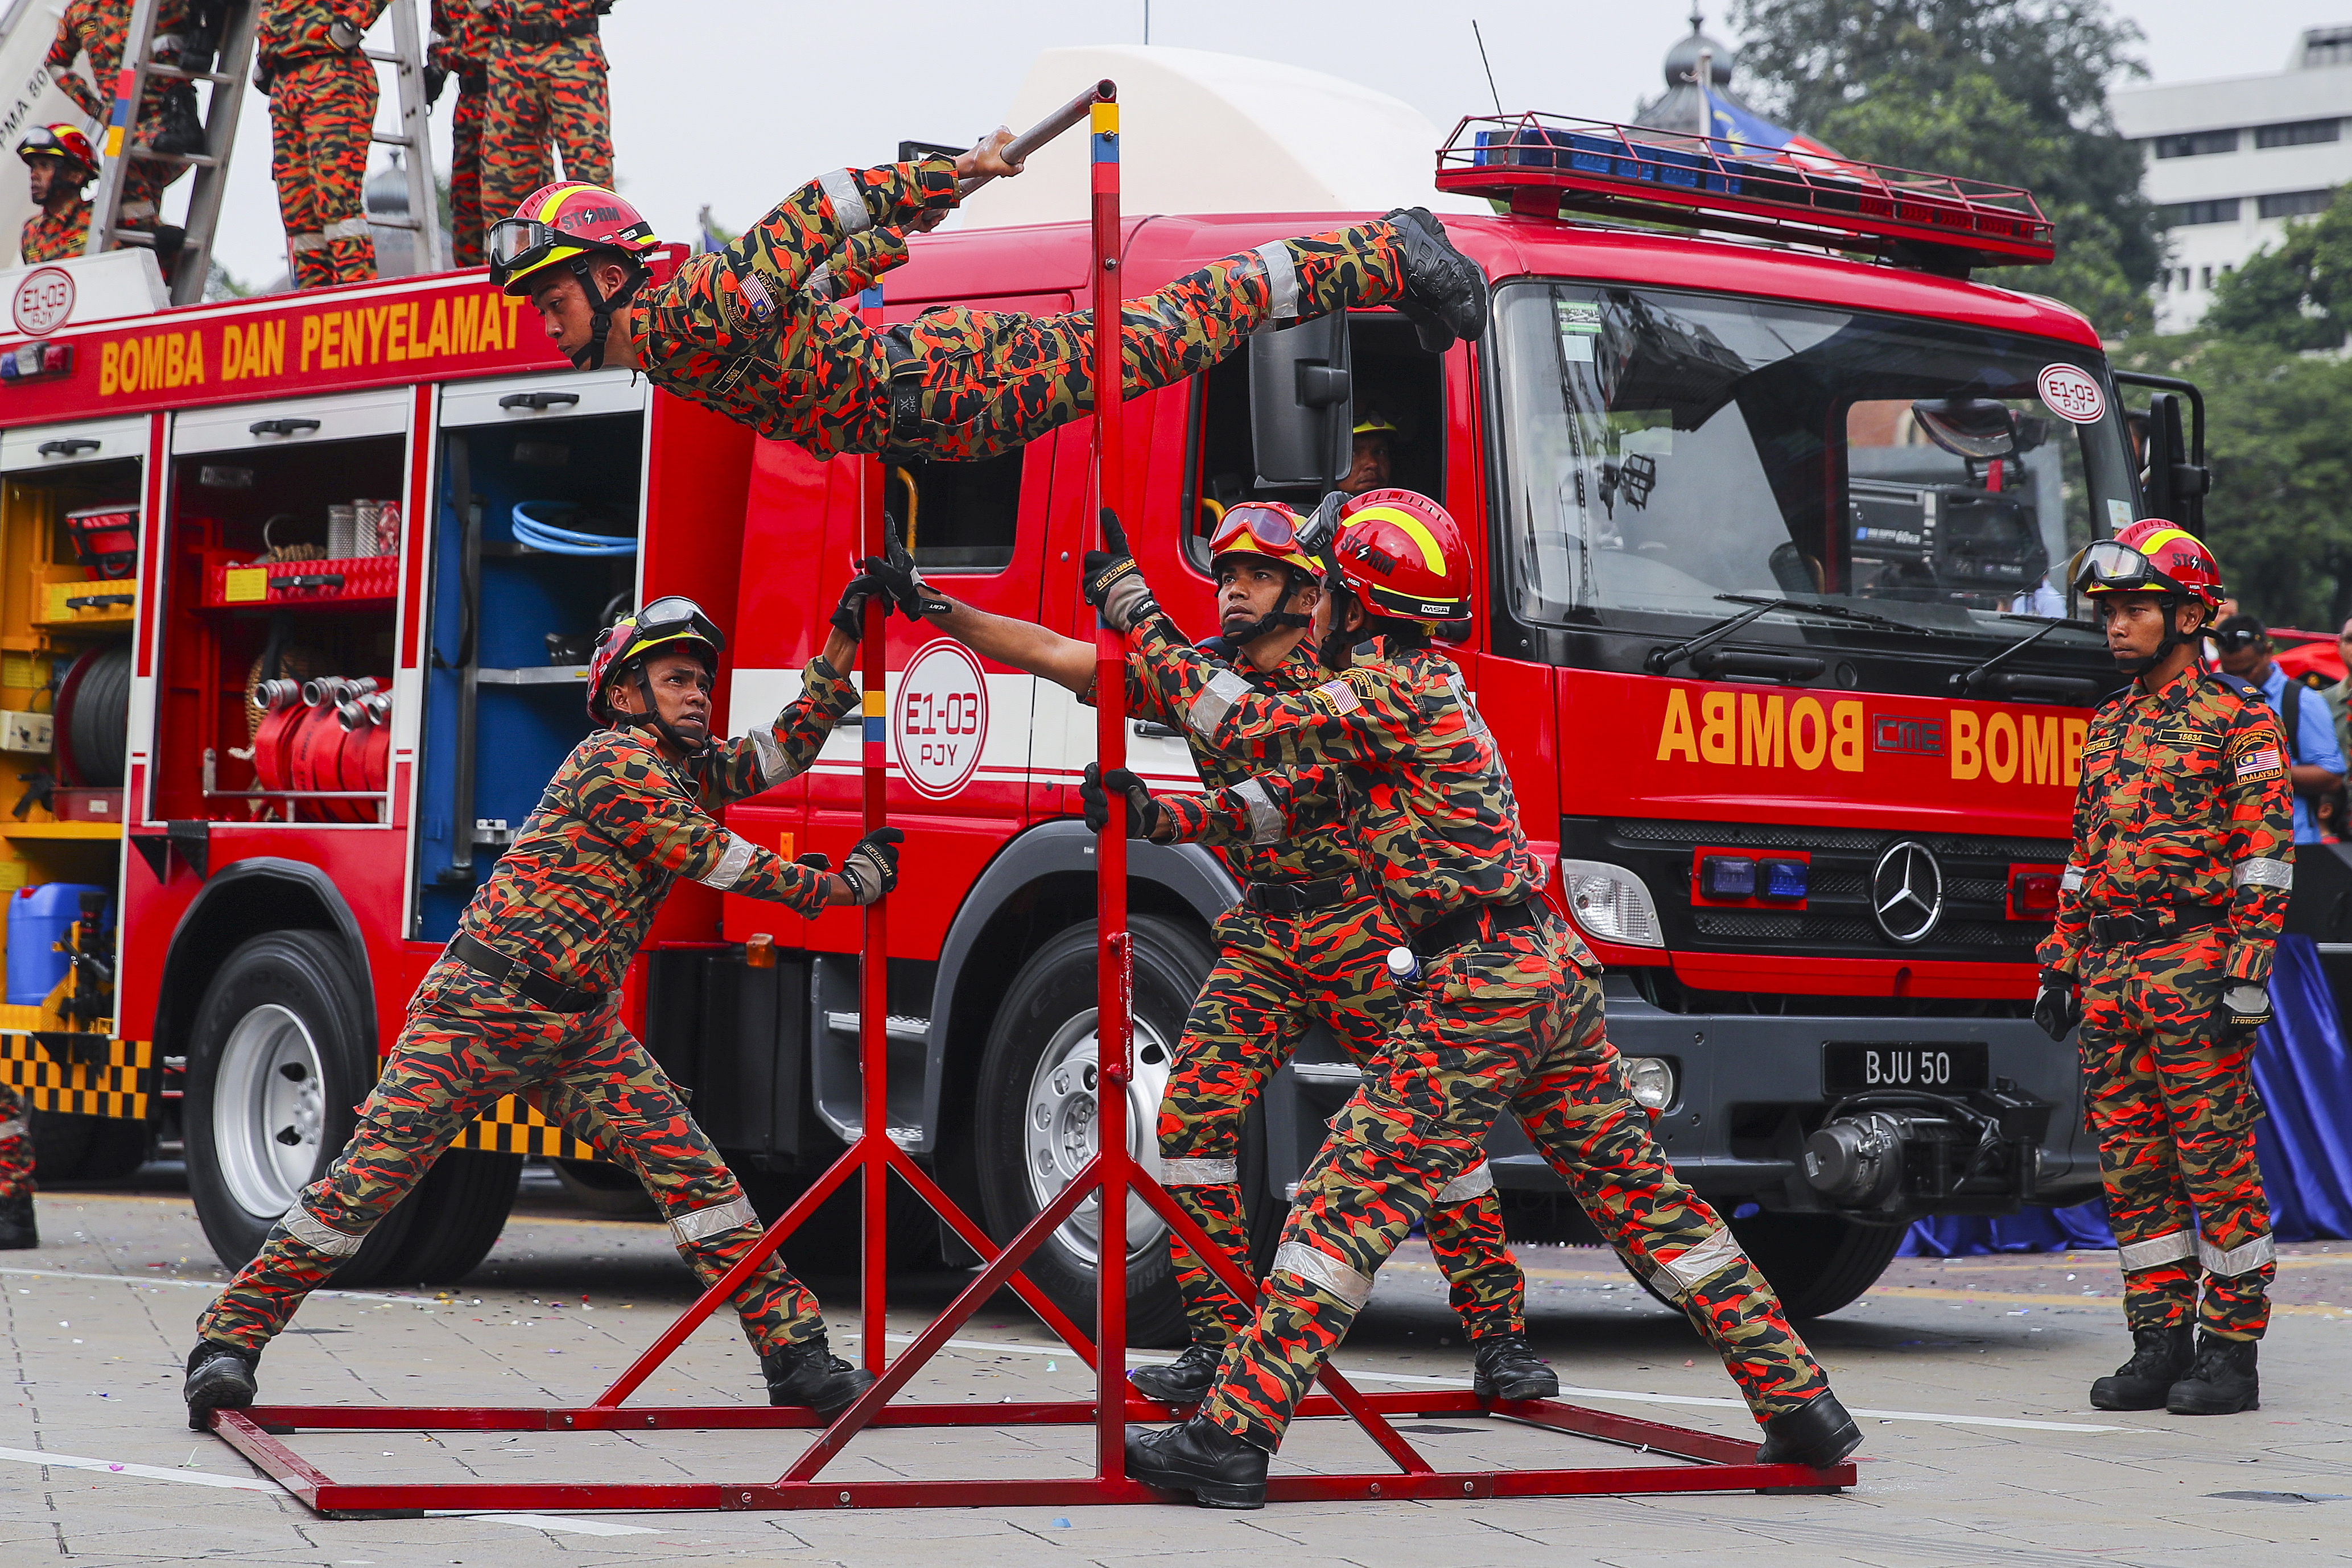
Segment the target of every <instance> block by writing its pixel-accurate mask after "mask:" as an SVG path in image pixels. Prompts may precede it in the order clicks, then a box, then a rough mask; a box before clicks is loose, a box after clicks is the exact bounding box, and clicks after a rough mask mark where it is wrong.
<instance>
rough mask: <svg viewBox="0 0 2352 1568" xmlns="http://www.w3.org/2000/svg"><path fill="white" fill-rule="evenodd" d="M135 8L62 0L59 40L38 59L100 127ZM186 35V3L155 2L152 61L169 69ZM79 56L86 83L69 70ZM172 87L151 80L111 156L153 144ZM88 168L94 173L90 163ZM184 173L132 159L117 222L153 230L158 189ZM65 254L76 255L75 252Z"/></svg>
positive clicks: (110, 108) (182, 167) (105, 0)
mask: <svg viewBox="0 0 2352 1568" xmlns="http://www.w3.org/2000/svg"><path fill="white" fill-rule="evenodd" d="M132 4H133V0H67V4H66V8H65V14H64V15H63V16H59V17H58V32H57V37H56V39H55V40H54V41H52V42H51V43H50V45H49V52H48V56H47V58H46V59H45V60H44V61H43V64H44V65H46V66H47V68H48V73H49V76H50V79H52V80H54V81H55V82H56V83H57V84H58V89H60V90H61V91H63V92H64V93H65V95H66V96H67V97H68V98H70V99H72V100H74V106H75V107H76V108H78V109H79V110H81V111H82V112H83V113H84V114H87V115H89V118H90V120H91V121H92V122H93V123H95V124H98V125H101V126H103V125H107V124H109V123H110V122H111V121H112V120H113V118H114V79H115V75H116V73H117V72H119V71H120V70H121V68H122V63H123V61H122V52H123V48H124V47H125V43H126V41H127V40H128V38H129V37H130V34H131V5H132ZM187 29H188V7H187V4H186V0H157V4H156V7H155V48H154V53H153V58H154V59H155V61H156V63H158V64H162V65H170V64H172V63H173V62H174V61H175V60H176V59H177V58H179V47H180V40H181V37H183V36H184V34H185V33H186V32H187ZM82 55H87V56H89V77H88V78H87V79H85V78H83V77H82V76H81V75H80V74H79V73H77V72H76V71H75V70H74V69H73V63H74V60H75V58H77V57H78V56H82ZM171 89H172V84H171V83H170V82H169V81H167V80H165V79H163V78H161V77H151V78H149V79H148V81H147V90H146V91H145V92H144V93H143V94H142V96H141V98H140V100H139V114H138V118H137V120H136V121H135V122H134V123H133V124H132V125H131V129H130V131H129V132H127V133H126V134H125V136H124V137H123V142H122V147H121V152H120V153H117V154H115V155H116V156H127V155H128V154H129V153H130V151H131V145H132V143H134V142H144V143H146V144H148V145H150V146H152V145H153V144H154V142H155V140H156V135H157V133H158V132H160V131H161V130H162V128H163V99H164V95H165V94H166V93H168V92H169V91H170V90H171ZM91 169H92V173H93V174H94V173H95V172H96V165H95V164H94V163H93V164H92V165H91ZM187 172H188V165H187V164H185V163H170V162H158V161H155V160H152V159H146V158H134V159H132V160H131V167H129V168H128V169H125V170H124V171H123V172H122V199H121V204H120V205H117V206H116V208H115V209H114V212H115V218H116V220H117V221H118V222H120V223H121V224H122V225H123V226H125V227H127V228H134V229H144V230H147V231H149V232H152V231H153V230H154V228H155V226H156V212H155V203H156V201H157V200H158V199H159V198H160V197H161V196H162V195H163V187H165V186H166V185H169V184H171V183H172V182H173V181H174V180H176V179H178V178H179V177H180V176H181V175H182V174H186V173H187ZM70 254H73V255H77V256H78V255H79V254H80V251H79V249H77V250H75V251H73V252H71V253H70ZM26 259H28V260H29V259H30V258H26Z"/></svg>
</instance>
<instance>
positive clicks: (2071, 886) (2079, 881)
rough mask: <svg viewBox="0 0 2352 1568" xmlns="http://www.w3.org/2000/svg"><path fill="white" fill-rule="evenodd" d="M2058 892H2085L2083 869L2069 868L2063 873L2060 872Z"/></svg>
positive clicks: (2078, 867)
mask: <svg viewBox="0 0 2352 1568" xmlns="http://www.w3.org/2000/svg"><path fill="white" fill-rule="evenodd" d="M2058 890H2059V891H2060V892H2062V893H2079V892H2081V891H2082V890H2083V868H2081V867H2080V866H2069V867H2067V868H2065V869H2064V870H2063V871H2061V872H2059V873H2058Z"/></svg>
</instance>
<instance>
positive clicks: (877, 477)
mask: <svg viewBox="0 0 2352 1568" xmlns="http://www.w3.org/2000/svg"><path fill="white" fill-rule="evenodd" d="M863 304H864V307H865V316H866V321H868V322H869V323H870V324H872V325H875V326H879V325H881V320H882V290H881V287H880V285H879V284H877V285H876V286H875V287H874V288H872V289H867V290H866V297H865V300H864V301H863ZM863 461H864V463H865V465H866V474H865V476H864V482H865V505H864V507H863V509H862V510H863V512H864V519H863V521H864V525H865V526H864V528H863V530H862V531H863V534H864V537H865V543H866V554H868V555H874V556H887V555H888V554H889V550H888V547H887V546H888V540H887V531H886V530H887V519H886V517H885V514H884V510H883V507H884V504H885V502H886V501H887V500H888V494H889V479H888V474H889V469H888V467H887V465H886V464H885V463H884V462H883V460H882V459H881V458H865V459H863ZM886 623H887V606H886V605H884V604H883V602H882V598H881V596H880V595H875V596H873V597H871V598H868V599H867V600H866V636H865V637H864V639H863V640H864V643H865V655H866V673H865V703H864V712H865V737H864V739H865V753H864V760H865V779H864V783H865V807H866V811H865V820H866V832H868V833H871V832H873V831H874V830H875V829H876V828H877V827H880V826H884V825H885V824H886V823H887V821H888V820H889V789H890V717H889V712H890V710H889V706H888V697H887V686H888V679H889V668H890V664H889V647H888V644H887V638H886V637H885V635H884V631H883V628H884V626H885V625H886ZM889 909H890V900H888V899H883V900H880V901H878V902H876V903H871V904H868V905H866V952H865V956H864V958H863V960H862V962H861V963H860V964H859V967H858V998H857V1030H858V1035H857V1068H858V1076H859V1080H860V1087H861V1089H863V1091H864V1092H863V1100H864V1106H865V1109H864V1111H863V1113H862V1117H861V1121H860V1124H859V1129H858V1131H859V1133H860V1137H859V1140H858V1142H859V1144H860V1153H861V1155H862V1176H863V1188H864V1192H863V1207H864V1225H863V1226H862V1227H861V1230H862V1233H863V1236H864V1238H865V1264H866V1268H865V1273H866V1279H865V1289H863V1290H862V1291H861V1292H860V1293H859V1296H858V1321H859V1327H860V1328H862V1329H863V1330H864V1333H863V1334H862V1335H861V1336H860V1339H859V1342H858V1359H859V1360H860V1361H861V1362H863V1363H865V1365H866V1370H867V1371H869V1372H877V1373H878V1372H880V1371H881V1370H882V1367H883V1363H885V1362H886V1361H887V1359H888V1352H889V1342H888V1337H887V1336H888V1329H889V1321H888V1313H889V1278H890V1243H889V1229H890V1226H889V1212H890V1211H889V1200H890V1165H889V1161H888V1157H887V1152H886V1151H887V1148H888V1144H889V1137H890V1032H889V1025H890V916H889Z"/></svg>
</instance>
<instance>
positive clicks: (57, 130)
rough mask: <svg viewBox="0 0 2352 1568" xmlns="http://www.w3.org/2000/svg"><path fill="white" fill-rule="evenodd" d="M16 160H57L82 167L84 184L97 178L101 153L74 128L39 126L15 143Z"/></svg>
mask: <svg viewBox="0 0 2352 1568" xmlns="http://www.w3.org/2000/svg"><path fill="white" fill-rule="evenodd" d="M16 156H18V157H19V158H22V159H23V160H25V162H26V163H31V162H32V161H33V160H34V159H36V158H58V159H61V160H63V161H64V162H66V163H79V164H80V165H81V170H82V178H83V179H84V180H85V181H89V180H94V179H96V178H98V150H97V149H96V148H94V147H92V146H91V145H90V144H89V137H87V136H85V135H83V134H82V133H81V128H80V127H79V126H75V125H64V124H59V125H36V126H34V127H33V128H32V129H31V130H30V131H27V132H25V139H24V140H23V141H22V142H17V143H16Z"/></svg>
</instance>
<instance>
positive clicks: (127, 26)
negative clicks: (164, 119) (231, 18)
mask: <svg viewBox="0 0 2352 1568" xmlns="http://www.w3.org/2000/svg"><path fill="white" fill-rule="evenodd" d="M187 26H188V6H187V0H160V4H158V5H157V6H156V10H155V32H156V35H157V36H158V37H169V36H171V35H174V34H178V33H183V32H185V31H186V30H187ZM130 31H131V0H67V4H66V9H65V15H64V16H60V17H58V36H57V37H56V38H55V39H53V40H52V41H51V42H50V44H49V53H48V57H47V60H46V61H45V62H44V63H45V64H47V67H48V71H49V75H50V77H51V78H52V79H55V80H56V82H57V84H58V89H60V90H61V91H63V92H64V93H65V95H66V96H67V97H68V98H70V99H72V100H74V102H75V103H76V104H77V105H79V107H80V109H81V111H82V112H83V113H84V114H87V115H89V117H90V118H91V119H92V120H95V121H98V122H99V123H100V125H103V124H105V123H106V122H107V121H109V120H110V119H112V118H113V114H114V73H115V72H117V71H119V70H121V68H122V42H123V39H124V37H126V36H128V35H129V33H130ZM85 53H86V54H88V55H89V79H83V78H82V77H81V75H80V74H79V73H78V72H76V71H75V70H74V69H73V68H72V67H73V63H74V60H75V58H77V57H78V56H80V55H82V54H85ZM164 85H165V84H164V83H163V81H162V80H161V79H151V80H150V81H149V82H148V84H147V91H146V94H145V96H144V98H143V99H142V101H141V103H140V106H139V118H140V119H142V120H145V119H147V118H148V117H149V116H150V115H152V114H153V113H154V112H155V110H156V106H157V105H158V104H159V103H160V102H162V100H163V88H164Z"/></svg>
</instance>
